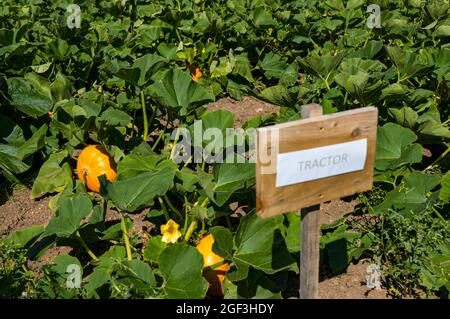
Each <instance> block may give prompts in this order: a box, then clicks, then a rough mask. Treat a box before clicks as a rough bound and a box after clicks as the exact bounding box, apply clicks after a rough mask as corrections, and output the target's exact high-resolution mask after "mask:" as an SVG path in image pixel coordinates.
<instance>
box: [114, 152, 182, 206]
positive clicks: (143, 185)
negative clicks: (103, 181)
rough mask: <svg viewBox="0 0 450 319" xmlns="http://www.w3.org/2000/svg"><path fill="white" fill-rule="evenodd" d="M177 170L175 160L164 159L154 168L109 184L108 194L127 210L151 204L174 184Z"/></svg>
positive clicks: (115, 203) (115, 202)
mask: <svg viewBox="0 0 450 319" xmlns="http://www.w3.org/2000/svg"><path fill="white" fill-rule="evenodd" d="M176 171H177V165H176V164H175V163H174V162H173V161H168V160H166V161H163V162H161V163H160V164H159V165H158V166H157V167H156V169H154V170H149V171H147V172H145V173H142V174H139V175H136V176H133V177H130V178H126V179H121V180H116V181H114V182H113V183H110V184H107V186H106V188H107V195H106V196H108V197H109V198H110V199H111V200H112V201H113V203H114V205H116V206H117V207H118V208H119V209H121V210H125V211H127V212H134V211H136V210H137V209H139V208H143V207H148V206H151V205H152V203H153V199H154V198H155V197H156V196H161V195H164V194H165V193H166V192H167V190H168V189H169V188H170V187H171V186H172V185H173V180H174V177H175V173H176Z"/></svg>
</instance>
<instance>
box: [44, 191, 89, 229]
mask: <svg viewBox="0 0 450 319" xmlns="http://www.w3.org/2000/svg"><path fill="white" fill-rule="evenodd" d="M58 204H59V209H58V212H57V215H56V216H53V217H52V219H50V222H49V223H48V225H47V228H46V229H45V233H44V235H45V236H50V235H53V234H55V235H57V236H58V237H70V236H71V235H72V234H73V233H75V232H76V231H77V230H78V228H79V227H80V223H81V221H82V220H83V218H84V217H86V216H87V215H89V213H90V212H91V210H92V202H91V200H90V199H89V196H88V195H86V194H75V195H73V196H70V197H62V198H60V200H59V202H58Z"/></svg>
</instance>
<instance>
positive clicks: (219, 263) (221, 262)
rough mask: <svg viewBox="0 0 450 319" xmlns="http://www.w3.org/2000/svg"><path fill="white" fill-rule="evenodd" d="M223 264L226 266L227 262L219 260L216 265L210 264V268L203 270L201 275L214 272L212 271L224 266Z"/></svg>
mask: <svg viewBox="0 0 450 319" xmlns="http://www.w3.org/2000/svg"><path fill="white" fill-rule="evenodd" d="M224 264H227V262H226V261H225V259H224V260H221V261H219V262H217V263H215V264H212V265H211V266H208V267H205V268H203V273H204V274H206V273H207V272H208V271H211V270H214V269H216V268H217V267H220V266H222V265H224Z"/></svg>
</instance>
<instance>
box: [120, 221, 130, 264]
mask: <svg viewBox="0 0 450 319" xmlns="http://www.w3.org/2000/svg"><path fill="white" fill-rule="evenodd" d="M120 225H121V228H122V233H123V241H124V242H125V249H126V251H127V259H128V260H132V259H133V258H132V256H131V245H130V238H129V237H128V230H127V224H126V223H125V217H124V216H123V214H121V215H120Z"/></svg>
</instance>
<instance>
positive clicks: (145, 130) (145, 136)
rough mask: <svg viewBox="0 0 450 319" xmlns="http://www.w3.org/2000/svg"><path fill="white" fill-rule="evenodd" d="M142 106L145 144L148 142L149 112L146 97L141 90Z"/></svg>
mask: <svg viewBox="0 0 450 319" xmlns="http://www.w3.org/2000/svg"><path fill="white" fill-rule="evenodd" d="M141 106H142V115H143V119H144V133H143V136H142V138H143V139H144V142H145V141H147V137H148V120H147V110H146V109H145V96H144V91H142V90H141Z"/></svg>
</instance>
